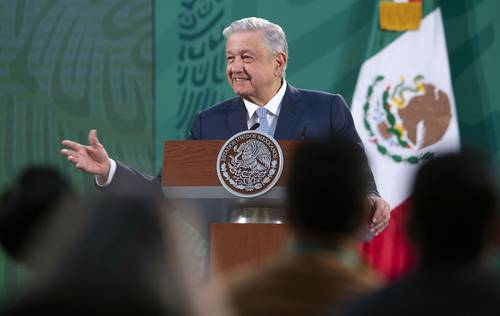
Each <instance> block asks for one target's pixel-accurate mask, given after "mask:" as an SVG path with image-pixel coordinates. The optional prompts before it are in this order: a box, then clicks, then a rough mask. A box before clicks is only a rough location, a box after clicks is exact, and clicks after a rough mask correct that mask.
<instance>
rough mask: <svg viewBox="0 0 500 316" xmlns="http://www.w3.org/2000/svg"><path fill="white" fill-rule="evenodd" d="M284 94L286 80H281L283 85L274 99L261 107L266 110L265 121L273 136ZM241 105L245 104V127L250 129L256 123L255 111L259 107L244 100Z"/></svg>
mask: <svg viewBox="0 0 500 316" xmlns="http://www.w3.org/2000/svg"><path fill="white" fill-rule="evenodd" d="M285 92H286V80H285V79H283V83H282V84H281V88H280V89H279V90H278V92H277V93H276V94H275V95H274V97H272V98H271V100H269V102H267V103H266V104H264V105H263V107H265V108H266V109H267V121H268V122H269V126H270V127H271V135H274V131H275V130H276V125H277V124H278V117H279V114H280V111H281V101H282V100H283V97H284V96H285ZM243 103H245V107H246V109H247V126H248V128H250V127H252V126H254V125H255V123H257V122H258V121H259V120H258V117H257V113H255V112H256V111H257V109H258V108H259V107H260V105H257V104H255V103H252V102H250V101H248V100H246V99H243Z"/></svg>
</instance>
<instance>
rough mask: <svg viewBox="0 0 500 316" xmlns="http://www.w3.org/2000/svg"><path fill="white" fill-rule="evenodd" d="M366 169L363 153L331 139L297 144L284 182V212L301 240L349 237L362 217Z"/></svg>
mask: <svg viewBox="0 0 500 316" xmlns="http://www.w3.org/2000/svg"><path fill="white" fill-rule="evenodd" d="M368 170H369V169H368V164H367V159H366V156H365V153H364V151H363V149H362V148H361V147H360V146H359V145H358V144H356V143H354V142H352V141H351V140H348V139H344V138H340V137H335V138H330V139H327V140H322V141H315V142H307V143H303V144H301V145H300V146H299V147H298V148H297V150H296V152H295V155H294V160H293V163H292V166H291V168H290V177H289V180H288V198H287V210H288V219H289V221H290V224H291V226H292V227H293V229H294V230H295V231H296V232H298V233H299V234H301V235H307V236H310V237H312V236H314V235H333V236H336V235H340V236H345V235H351V234H353V233H354V232H356V231H357V230H358V229H359V227H360V225H361V223H362V221H363V220H364V219H365V218H366V216H367V210H368V209H367V205H366V194H367V188H368V174H369V173H368V172H369V171H368Z"/></svg>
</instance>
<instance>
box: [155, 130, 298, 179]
mask: <svg viewBox="0 0 500 316" xmlns="http://www.w3.org/2000/svg"><path fill="white" fill-rule="evenodd" d="M224 143H225V141H221V140H206V141H199V140H182V141H179V140H177V141H176V140H171V141H166V142H165V147H164V152H163V176H162V186H170V187H182V186H207V187H210V186H221V184H220V182H219V178H218V177H217V172H216V161H217V156H218V154H219V150H220V149H221V147H222V145H224ZM278 143H279V144H280V146H281V150H282V151H283V155H284V156H285V159H284V161H285V163H284V164H285V168H284V170H283V174H282V175H281V177H280V179H279V180H278V182H277V183H276V186H284V184H285V181H286V179H287V169H288V164H290V162H291V161H292V159H291V156H292V152H293V150H294V149H295V147H296V146H297V141H279V142H278Z"/></svg>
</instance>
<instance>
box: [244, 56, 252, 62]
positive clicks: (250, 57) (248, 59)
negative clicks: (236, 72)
mask: <svg viewBox="0 0 500 316" xmlns="http://www.w3.org/2000/svg"><path fill="white" fill-rule="evenodd" d="M242 59H243V60H244V61H252V60H253V57H252V56H243V57H242Z"/></svg>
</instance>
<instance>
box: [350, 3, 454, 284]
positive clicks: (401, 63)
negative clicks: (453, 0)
mask: <svg viewBox="0 0 500 316" xmlns="http://www.w3.org/2000/svg"><path fill="white" fill-rule="evenodd" d="M405 5H408V7H406V8H405V7H404V6H405ZM409 6H412V8H409ZM384 9H385V11H384ZM406 9H409V10H408V11H405V10H406ZM418 10H421V11H418ZM422 10H423V11H422ZM405 12H406V13H405ZM416 12H417V13H423V14H422V19H421V20H420V17H416ZM405 14H406V16H405ZM379 17H380V19H377V21H376V22H377V24H376V25H374V27H373V30H372V34H371V37H370V43H369V45H368V52H367V56H368V57H367V59H366V60H365V61H364V63H363V64H362V66H361V69H360V72H359V76H358V80H357V84H356V89H355V92H354V96H353V100H352V107H351V111H352V115H353V118H354V121H355V125H356V129H357V131H358V133H359V135H360V137H361V139H362V141H363V143H364V145H365V150H366V153H367V155H368V158H369V161H370V165H371V168H372V171H373V174H374V177H375V180H376V182H377V186H378V190H379V192H380V194H381V195H382V197H383V198H384V199H386V200H387V201H388V202H389V204H390V205H391V207H392V221H391V224H390V226H389V227H388V228H387V229H386V231H385V232H384V233H382V234H381V235H379V236H377V237H376V238H375V239H374V240H373V241H372V242H370V243H368V244H366V245H365V251H366V252H367V253H368V257H369V259H370V258H371V260H372V264H373V265H374V266H375V267H376V268H377V269H378V270H379V271H381V272H383V273H384V274H386V276H388V277H389V278H393V277H394V278H395V277H399V276H400V275H401V274H403V273H404V272H406V270H408V268H410V266H411V265H412V263H413V260H414V256H413V252H412V251H411V250H410V249H409V245H408V243H407V240H406V238H405V235H404V220H405V215H406V212H407V209H408V202H409V201H408V197H409V193H410V190H411V181H412V179H413V176H414V174H415V172H416V170H417V169H418V167H419V166H420V164H421V163H422V162H424V161H425V160H427V159H430V158H432V157H433V156H435V155H439V154H440V153H442V152H446V151H450V150H457V149H459V147H460V140H459V132H458V123H457V116H456V110H455V100H454V97H453V87H452V84H451V77H450V70H449V64H448V52H447V49H446V40H445V34H444V28H443V22H442V17H441V11H440V9H439V7H438V6H437V4H436V3H435V1H425V2H424V3H423V7H422V3H421V2H420V1H411V2H408V3H403V2H402V1H398V2H397V3H396V2H392V1H381V2H380V7H379ZM391 27H393V29H394V30H396V31H394V30H387V29H391ZM405 28H406V30H404V31H401V29H405Z"/></svg>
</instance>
